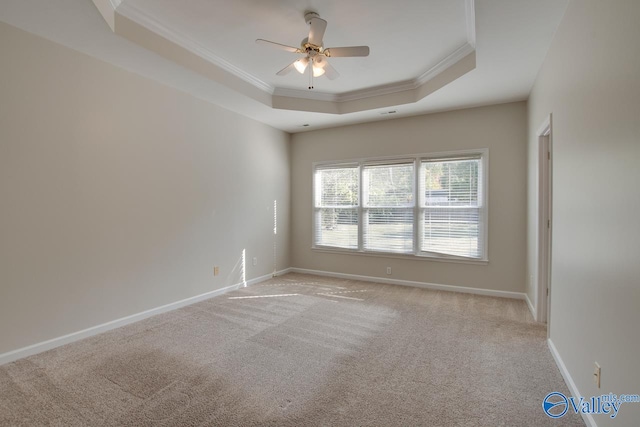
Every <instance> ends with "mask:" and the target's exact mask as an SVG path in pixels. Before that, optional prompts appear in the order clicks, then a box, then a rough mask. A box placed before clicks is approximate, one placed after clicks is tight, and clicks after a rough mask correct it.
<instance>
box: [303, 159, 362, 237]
mask: <svg viewBox="0 0 640 427" xmlns="http://www.w3.org/2000/svg"><path fill="white" fill-rule="evenodd" d="M358 175H359V169H358V166H346V167H336V168H325V169H317V170H316V173H315V185H316V188H315V211H314V216H315V227H314V228H315V238H314V241H315V244H316V245H319V246H330V247H336V248H345V249H358V200H359V176H358Z"/></svg>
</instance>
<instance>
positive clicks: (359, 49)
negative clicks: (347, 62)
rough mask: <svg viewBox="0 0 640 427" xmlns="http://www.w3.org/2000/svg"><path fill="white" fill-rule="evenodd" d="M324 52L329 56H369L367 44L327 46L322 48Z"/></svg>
mask: <svg viewBox="0 0 640 427" xmlns="http://www.w3.org/2000/svg"><path fill="white" fill-rule="evenodd" d="M324 54H325V56H328V57H330V58H337V57H344V56H369V46H348V47H328V48H326V49H325V50H324Z"/></svg>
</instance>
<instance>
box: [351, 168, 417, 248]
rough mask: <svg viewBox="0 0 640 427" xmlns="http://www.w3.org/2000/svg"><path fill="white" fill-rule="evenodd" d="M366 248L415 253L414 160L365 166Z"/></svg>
mask: <svg viewBox="0 0 640 427" xmlns="http://www.w3.org/2000/svg"><path fill="white" fill-rule="evenodd" d="M362 179H363V201H364V203H363V204H364V209H363V222H364V224H363V226H364V231H363V240H364V249H366V250H372V251H384V252H395V253H411V252H413V250H414V249H413V223H414V209H413V208H414V190H413V188H414V185H415V184H414V183H415V175H414V163H413V162H411V163H399V164H397V163H396V164H376V165H368V166H367V165H365V166H364V168H363V173H362Z"/></svg>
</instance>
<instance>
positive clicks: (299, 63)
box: [293, 57, 309, 74]
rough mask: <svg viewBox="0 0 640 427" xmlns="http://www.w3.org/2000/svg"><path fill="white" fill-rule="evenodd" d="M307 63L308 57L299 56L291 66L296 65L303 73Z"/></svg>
mask: <svg viewBox="0 0 640 427" xmlns="http://www.w3.org/2000/svg"><path fill="white" fill-rule="evenodd" d="M307 65H309V58H307V57H304V58H300V59H298V60H297V61H296V62H294V63H293V66H294V67H296V70H298V72H299V73H300V74H304V70H306V69H307Z"/></svg>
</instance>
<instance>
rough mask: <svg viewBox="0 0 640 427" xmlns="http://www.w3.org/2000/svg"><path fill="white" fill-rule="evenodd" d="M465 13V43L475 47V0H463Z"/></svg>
mask: <svg viewBox="0 0 640 427" xmlns="http://www.w3.org/2000/svg"><path fill="white" fill-rule="evenodd" d="M464 6H465V13H466V15H467V22H466V24H467V43H469V44H470V45H471V47H473V48H474V49H475V47H476V2H475V0H465V2H464Z"/></svg>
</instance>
